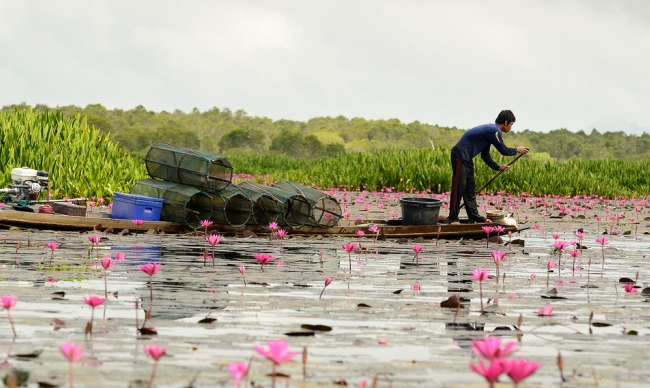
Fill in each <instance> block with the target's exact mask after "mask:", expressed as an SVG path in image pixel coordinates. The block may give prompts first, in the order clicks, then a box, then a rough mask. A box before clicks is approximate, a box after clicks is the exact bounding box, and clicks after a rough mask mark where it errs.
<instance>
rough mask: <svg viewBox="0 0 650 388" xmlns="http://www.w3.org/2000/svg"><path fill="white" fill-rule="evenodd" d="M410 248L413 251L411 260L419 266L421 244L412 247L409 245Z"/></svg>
mask: <svg viewBox="0 0 650 388" xmlns="http://www.w3.org/2000/svg"><path fill="white" fill-rule="evenodd" d="M411 250H412V251H413V252H415V254H414V255H413V260H414V261H415V265H416V266H419V265H418V264H419V257H420V252H422V245H420V244H415V245H413V247H411Z"/></svg>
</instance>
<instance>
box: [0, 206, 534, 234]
mask: <svg viewBox="0 0 650 388" xmlns="http://www.w3.org/2000/svg"><path fill="white" fill-rule="evenodd" d="M393 223H395V222H394V221H393V222H391V223H390V224H386V223H385V222H384V221H381V220H374V221H372V222H369V221H365V222H359V221H347V220H342V221H341V222H340V225H339V226H335V227H332V228H319V227H310V226H304V227H302V228H300V229H296V230H291V232H290V233H291V234H292V235H330V236H341V237H357V231H359V230H362V231H364V232H365V234H366V235H367V236H371V235H372V233H371V232H370V231H369V230H368V227H369V226H370V225H377V226H378V227H379V229H380V232H379V233H380V238H382V237H391V238H392V237H394V238H402V237H405V238H413V237H427V238H443V239H444V238H460V237H482V236H485V232H484V231H483V229H482V227H483V226H486V225H490V226H493V225H495V224H490V223H481V224H469V223H461V224H458V225H447V224H439V225H417V226H404V225H392V224H393ZM0 225H2V226H4V227H21V228H31V229H41V230H79V231H83V230H99V231H104V230H106V229H107V228H112V229H113V230H114V231H115V232H119V231H121V230H123V229H129V230H130V231H131V232H135V231H138V230H139V231H141V232H144V231H149V230H154V231H156V232H158V233H186V232H189V231H191V229H189V228H188V227H187V226H186V225H184V224H181V223H176V222H166V221H147V222H145V224H144V225H142V226H141V227H140V228H137V227H136V226H135V225H133V223H132V222H131V220H118V219H112V218H98V217H75V216H68V215H63V214H43V213H30V212H21V211H15V210H3V211H0ZM502 226H503V227H504V228H505V232H504V233H507V232H513V233H514V232H519V231H521V230H525V229H528V227H527V226H523V227H522V226H517V225H502ZM246 230H248V231H251V232H253V233H255V234H268V233H269V230H268V229H265V228H262V227H259V226H255V225H246V226H243V227H240V228H232V227H229V226H224V225H212V227H210V231H214V232H215V233H227V234H242V233H243V232H244V231H246Z"/></svg>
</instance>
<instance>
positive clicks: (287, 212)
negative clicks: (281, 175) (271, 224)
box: [239, 182, 312, 229]
mask: <svg viewBox="0 0 650 388" xmlns="http://www.w3.org/2000/svg"><path fill="white" fill-rule="evenodd" d="M239 187H241V188H248V189H251V190H255V191H259V192H261V193H264V194H266V195H269V196H271V197H272V198H274V199H275V200H276V201H278V202H279V203H280V204H281V213H280V217H278V221H277V222H278V224H280V225H283V226H288V227H290V228H292V229H298V228H300V227H302V226H304V225H305V224H306V223H307V221H309V218H310V217H311V213H312V208H311V204H310V203H309V201H308V200H307V199H306V198H305V197H303V196H302V195H299V194H296V193H291V192H288V191H285V190H282V189H279V188H277V187H271V186H266V185H263V184H260V183H255V182H243V183H240V184H239ZM262 226H265V225H262ZM266 226H268V225H266Z"/></svg>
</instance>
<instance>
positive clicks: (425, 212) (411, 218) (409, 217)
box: [399, 197, 442, 225]
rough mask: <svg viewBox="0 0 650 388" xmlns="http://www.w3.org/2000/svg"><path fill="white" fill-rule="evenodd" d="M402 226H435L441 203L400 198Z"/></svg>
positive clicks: (430, 200)
mask: <svg viewBox="0 0 650 388" xmlns="http://www.w3.org/2000/svg"><path fill="white" fill-rule="evenodd" d="M399 202H400V205H402V225H437V224H438V214H439V213H440V205H441V204H442V202H441V201H440V200H438V199H435V198H421V197H409V198H400V200H399Z"/></svg>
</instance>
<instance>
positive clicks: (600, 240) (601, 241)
mask: <svg viewBox="0 0 650 388" xmlns="http://www.w3.org/2000/svg"><path fill="white" fill-rule="evenodd" d="M596 242H597V243H598V244H600V251H601V253H602V254H603V262H602V263H601V271H600V277H601V278H602V277H603V274H604V273H605V244H607V243H608V242H609V240H608V239H607V237H605V236H600V237H598V238H597V239H596Z"/></svg>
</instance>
